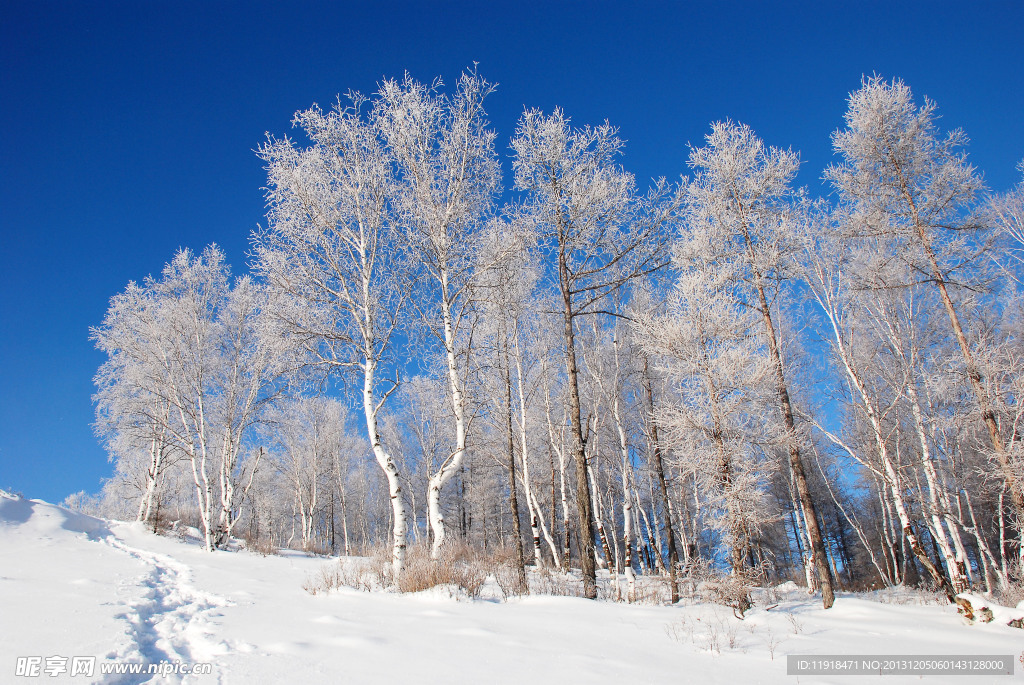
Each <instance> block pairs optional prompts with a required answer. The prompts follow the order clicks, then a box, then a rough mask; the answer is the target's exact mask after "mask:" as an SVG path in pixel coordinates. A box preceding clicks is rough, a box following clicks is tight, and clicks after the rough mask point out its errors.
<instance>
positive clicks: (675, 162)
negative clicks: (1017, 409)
mask: <svg viewBox="0 0 1024 685" xmlns="http://www.w3.org/2000/svg"><path fill="white" fill-rule="evenodd" d="M474 61H476V62H479V63H480V71H481V73H483V74H484V75H485V76H486V77H487V78H489V79H491V80H493V81H497V82H499V83H500V87H499V90H498V92H497V94H496V95H495V96H494V97H493V98H492V99H491V100H490V102H489V113H490V116H491V119H492V121H493V122H494V123H495V126H496V128H497V130H498V133H499V136H500V138H499V147H500V148H501V149H503V150H504V149H505V148H506V147H507V143H508V139H509V137H510V135H511V134H512V133H513V130H514V126H515V121H516V119H517V117H518V115H519V113H520V112H521V111H522V109H523V106H524V105H527V106H531V107H541V108H543V109H545V110H549V109H551V108H552V107H554V106H556V105H558V106H562V107H563V108H564V109H565V110H566V112H567V113H569V114H570V115H571V116H572V117H573V118H574V120H575V121H576V122H578V123H599V122H601V121H603V120H604V119H606V118H607V119H609V120H610V121H611V122H612V123H613V124H615V125H617V126H619V127H620V128H621V133H622V136H623V137H624V138H626V139H627V140H628V141H629V142H628V145H627V150H626V158H625V159H624V164H625V165H626V166H627V167H628V168H629V169H630V170H631V171H633V172H634V173H635V174H636V175H637V176H638V178H640V179H641V180H642V179H645V178H649V177H652V176H659V175H665V176H669V177H674V176H678V175H679V174H680V173H682V172H684V171H685V160H686V155H687V150H686V145H687V143H691V142H692V143H695V144H700V143H701V142H702V136H703V135H704V133H705V132H706V130H707V127H708V124H709V122H711V121H712V120H715V119H721V118H726V117H730V118H733V119H738V120H740V121H743V122H745V123H747V124H750V125H751V126H753V127H754V128H755V130H757V131H758V132H759V133H760V135H761V136H762V137H763V138H764V139H765V140H766V141H768V142H769V143H771V144H773V145H779V146H792V147H793V148H794V149H797V150H800V151H801V153H802V157H803V160H804V167H803V171H802V172H801V176H800V183H801V184H806V185H807V186H809V187H810V189H811V190H812V192H815V193H818V192H821V191H822V185H821V182H820V180H819V179H820V175H821V170H822V168H823V167H824V165H826V164H827V163H828V162H829V161H830V159H831V150H830V144H829V134H830V133H831V132H832V131H833V130H835V129H836V128H837V127H839V126H840V125H841V124H842V114H843V111H844V107H845V102H844V100H845V97H846V95H847V93H849V92H850V91H851V90H854V89H856V88H857V87H858V85H859V82H860V78H861V75H862V74H871V73H873V72H878V73H879V74H882V75H884V76H886V77H892V76H899V77H902V78H903V79H905V80H906V81H907V82H908V83H909V85H910V86H911V88H912V89H913V90H914V92H915V94H917V95H918V96H921V95H928V96H930V97H932V98H933V99H935V100H936V101H937V102H938V104H939V108H940V113H941V114H942V116H943V118H942V125H943V126H945V127H962V128H963V129H965V130H966V132H967V133H968V135H969V136H970V137H971V139H972V141H973V142H972V145H971V148H970V150H971V158H972V160H973V161H974V163H975V164H976V165H977V166H978V167H979V168H980V169H982V170H983V171H984V173H985V176H986V179H987V180H988V182H989V185H990V186H991V187H992V188H993V189H995V190H1004V189H1006V188H1008V187H1010V186H1011V185H1013V184H1014V183H1015V182H1016V180H1017V179H1018V178H1019V175H1018V174H1017V172H1016V170H1015V168H1014V167H1015V165H1016V164H1017V162H1018V161H1019V160H1020V159H1021V158H1022V157H1024V124H1022V121H1024V120H1022V114H1024V2H1020V0H1013V1H1004V2H978V3H971V2H958V3H949V2H892V1H891V0H890V1H889V2H884V3H883V2H878V3H875V2H847V3H829V2H813V3H811V2H809V3H770V2H731V3H725V2H662V3H643V2H641V3H627V2H621V3H616V4H610V3H604V2H596V1H590V2H558V1H554V0H553V1H550V2H510V3H498V2H483V1H481V2H477V3H472V4H469V3H462V2H451V1H445V2H440V1H438V2H433V3H430V2H415V3H413V2H409V3H394V2H358V3H357V2H350V3H347V2H341V1H339V2H324V3H315V4H306V3H301V2H289V3H279V4H276V5H271V4H264V3H260V2H244V3H242V2H238V3H227V2H217V1H215V0H208V1H207V2H202V3H193V2H174V3H171V2H157V1H145V2H143V1H139V0H134V1H132V2H47V1H39V0H36V1H32V2H25V1H23V0H8V2H6V3H5V4H4V11H3V13H2V16H0V487H5V488H6V487H11V488H14V489H17V490H20V491H22V492H23V493H24V494H25V495H26V496H29V497H40V498H43V499H47V500H51V501H59V500H61V499H63V498H64V497H65V496H66V495H67V494H69V493H71V492H74V491H77V490H81V489H85V490H87V491H90V492H93V491H96V490H97V489H98V488H99V487H100V480H101V478H103V477H106V476H109V475H110V472H111V467H110V465H109V464H108V463H107V461H106V455H105V454H104V452H103V450H102V449H101V448H100V447H99V445H98V443H97V441H96V439H95V437H94V436H93V434H92V430H91V428H90V424H91V422H92V419H93V409H92V403H91V399H90V397H91V394H92V392H93V386H92V376H93V374H94V373H95V371H96V368H97V367H98V366H99V364H100V363H101V362H102V361H103V357H102V356H101V355H100V354H99V353H98V352H96V351H95V350H93V348H92V346H91V344H90V342H89V339H88V327H89V326H91V325H95V324H97V323H99V322H100V321H101V319H102V317H103V314H104V312H105V310H106V307H107V303H108V300H109V298H110V297H111V296H112V295H114V294H116V293H117V292H119V291H120V290H122V289H123V288H124V286H125V285H126V284H127V282H128V281H129V280H139V279H142V278H144V277H145V276H146V275H147V274H150V273H156V272H159V270H160V268H161V267H162V265H163V264H164V263H165V262H166V261H167V260H169V259H170V257H171V256H172V254H173V252H174V250H175V249H176V248H178V247H179V246H186V247H191V248H193V249H196V250H198V249H201V248H202V247H203V246H204V245H206V244H208V243H210V242H217V243H219V244H220V245H221V246H222V247H224V249H225V250H226V252H227V255H228V259H229V261H230V262H231V263H232V264H233V265H234V266H235V270H236V272H239V271H242V270H244V268H245V261H246V257H245V251H246V249H247V244H248V236H249V232H250V231H251V230H252V229H253V228H254V227H255V226H256V225H257V224H258V223H260V222H261V221H262V220H263V198H262V193H261V190H260V188H261V186H262V184H263V182H264V180H265V177H264V174H263V171H262V169H261V165H260V162H259V161H258V160H257V159H256V157H255V155H254V154H253V152H252V151H253V149H254V148H255V147H256V146H258V145H259V144H260V142H261V141H262V140H263V136H264V132H265V131H271V132H274V133H278V134H280V133H284V132H287V131H288V130H289V121H290V119H291V116H292V114H293V113H294V112H295V111H296V110H298V109H300V108H305V107H308V106H309V105H310V104H311V103H313V102H319V103H321V104H330V103H331V102H332V101H333V100H334V97H335V95H336V94H337V93H339V92H344V91H346V90H348V89H358V90H362V91H364V92H370V91H373V90H374V86H375V83H376V82H377V81H378V80H379V79H380V78H381V77H383V76H400V75H401V74H402V72H403V71H405V70H408V71H410V72H411V73H412V75H413V76H415V77H416V78H418V79H420V80H428V79H431V78H432V77H434V76H436V75H441V76H443V77H444V78H445V79H446V80H447V81H448V82H449V83H451V82H453V81H454V79H455V77H456V76H457V74H458V73H459V71H460V70H461V69H462V68H463V67H465V66H467V65H469V64H470V63H472V62H474Z"/></svg>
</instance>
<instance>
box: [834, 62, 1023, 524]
mask: <svg viewBox="0 0 1024 685" xmlns="http://www.w3.org/2000/svg"><path fill="white" fill-rule="evenodd" d="M936 116H937V115H936V105H935V103H934V102H932V101H931V100H928V99H925V102H924V104H923V105H922V106H920V107H918V106H917V104H916V103H915V102H914V98H913V95H912V93H911V91H910V88H909V87H908V86H907V85H906V84H904V83H903V82H902V81H900V80H899V79H894V80H893V81H892V82H886V81H884V80H882V78H881V77H879V76H873V77H871V78H866V79H864V81H863V83H862V84H861V88H860V89H859V90H857V91H856V92H854V93H852V94H851V95H850V98H849V107H848V109H847V112H846V115H845V118H846V128H845V129H843V130H840V131H837V132H836V133H835V134H834V135H833V136H832V144H833V147H834V148H835V151H836V152H837V153H838V154H840V155H842V158H843V159H842V162H841V163H839V164H836V165H833V166H831V167H829V168H828V170H827V171H826V174H825V176H826V178H827V179H828V180H829V181H831V182H832V184H833V186H834V187H835V189H836V191H837V192H838V194H839V197H840V200H841V201H842V202H843V203H844V204H845V205H846V206H847V207H849V211H850V214H851V219H852V220H851V222H850V224H849V231H850V233H851V234H853V235H871V234H876V235H885V236H889V237H891V238H892V239H893V240H892V241H891V242H890V243H889V246H890V248H891V250H892V251H891V252H890V253H889V254H891V255H892V256H893V257H895V258H898V259H901V260H904V261H905V262H906V264H907V265H908V267H909V268H910V270H911V271H912V273H913V276H912V277H913V278H914V279H915V280H921V281H923V282H927V283H930V284H931V286H932V287H934V288H935V289H936V290H937V292H938V295H939V298H940V300H941V302H942V305H943V308H944V310H945V313H946V316H947V318H948V320H949V329H950V333H951V334H952V336H953V338H954V339H955V340H956V343H957V347H958V348H959V351H960V354H961V357H962V360H963V365H964V372H965V375H966V376H967V380H968V382H969V385H970V388H971V391H972V393H973V395H974V399H975V402H976V404H977V407H978V413H979V416H980V419H981V422H982V424H983V425H984V427H985V430H986V432H987V433H988V438H989V442H990V444H991V446H992V453H993V456H994V457H995V460H996V462H997V463H998V465H999V467H1000V469H1001V472H1002V476H1003V479H1004V481H1005V483H1006V488H1007V490H1008V492H1009V493H1010V498H1011V502H1012V504H1013V507H1014V511H1015V513H1016V515H1017V517H1018V518H1020V519H1024V489H1022V486H1021V482H1020V479H1019V478H1018V476H1017V474H1016V473H1015V471H1014V468H1013V465H1012V463H1011V456H1010V453H1009V452H1008V450H1007V445H1006V441H1007V436H1006V435H1004V434H1003V433H1002V432H1001V429H1000V426H999V420H998V416H997V411H996V405H997V401H996V398H995V396H994V390H993V384H992V382H991V379H988V378H986V376H985V373H984V364H983V363H981V361H982V360H981V359H979V350H978V349H976V345H975V344H974V343H972V341H971V339H970V331H969V329H968V328H967V326H965V324H964V323H963V321H962V320H961V312H960V308H959V307H958V303H957V297H958V295H957V290H958V287H959V285H960V283H961V282H962V281H966V282H970V277H969V276H968V275H967V273H966V270H967V268H968V267H969V266H971V265H972V264H974V263H976V262H977V257H978V255H979V254H981V253H983V252H984V251H985V250H987V248H988V242H989V236H988V235H987V234H986V233H985V232H984V231H982V230H981V229H982V226H981V225H980V223H979V222H977V221H976V219H975V217H974V216H973V215H972V214H971V212H970V210H971V205H972V203H973V202H974V200H975V197H976V196H977V194H978V193H979V192H980V191H981V190H982V189H983V187H984V186H983V182H982V179H981V177H980V175H979V174H978V173H977V171H976V170H975V169H974V167H973V166H971V165H970V164H969V163H968V162H967V158H966V153H965V152H964V151H963V148H964V146H965V145H966V144H967V137H966V135H965V134H964V133H963V131H961V130H959V129H957V130H954V131H950V132H949V133H947V134H945V135H941V134H940V132H939V130H938V128H937V126H936V124H935V118H936Z"/></svg>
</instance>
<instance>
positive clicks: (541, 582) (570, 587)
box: [529, 566, 583, 597]
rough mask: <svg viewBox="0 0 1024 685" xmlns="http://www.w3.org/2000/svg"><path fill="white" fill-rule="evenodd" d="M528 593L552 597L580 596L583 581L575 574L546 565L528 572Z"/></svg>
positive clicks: (581, 594)
mask: <svg viewBox="0 0 1024 685" xmlns="http://www.w3.org/2000/svg"><path fill="white" fill-rule="evenodd" d="M529 581H530V594H533V595H551V596H554V597H582V596H583V581H582V580H580V579H578V578H576V577H575V576H573V575H571V574H568V573H562V572H560V571H553V570H551V569H549V568H548V567H546V566H543V567H541V568H539V569H537V570H536V571H535V572H534V573H531V574H530V577H529Z"/></svg>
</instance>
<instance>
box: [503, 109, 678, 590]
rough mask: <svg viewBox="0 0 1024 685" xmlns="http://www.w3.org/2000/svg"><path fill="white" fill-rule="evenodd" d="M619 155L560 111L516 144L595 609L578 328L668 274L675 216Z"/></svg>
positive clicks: (613, 138)
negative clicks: (635, 284)
mask: <svg viewBox="0 0 1024 685" xmlns="http://www.w3.org/2000/svg"><path fill="white" fill-rule="evenodd" d="M622 146H623V143H622V141H621V140H620V139H619V138H618V136H617V131H616V129H615V128H613V127H612V126H610V125H609V124H607V123H605V124H603V125H601V126H598V127H596V128H591V127H584V128H573V127H572V126H571V125H570V121H569V119H568V118H567V117H566V116H565V115H564V114H563V112H562V111H561V110H557V109H556V110H555V111H554V112H553V113H552V114H550V115H545V114H543V113H542V112H540V111H538V110H528V111H526V112H525V113H524V114H523V116H522V117H521V118H520V120H519V126H518V128H517V130H516V135H515V137H514V138H513V140H512V148H513V150H514V155H515V156H514V159H513V168H514V170H515V186H516V188H517V189H518V190H521V191H525V193H526V195H525V198H524V202H523V205H522V206H521V208H520V210H521V211H520V218H521V220H522V221H523V222H524V225H531V224H532V226H531V228H532V230H533V231H535V233H536V235H537V236H538V240H539V245H540V246H541V250H542V253H543V254H544V255H545V260H546V262H547V264H548V266H549V268H550V270H551V272H552V279H553V280H554V281H555V282H556V283H557V284H558V292H559V293H560V295H561V298H560V299H561V307H560V308H561V315H562V322H563V324H564V343H565V348H564V352H565V361H566V372H567V374H568V391H569V421H570V427H571V436H570V449H571V451H572V455H573V464H574V466H575V471H576V506H577V527H578V530H579V540H580V565H581V569H582V572H583V592H584V595H585V596H586V597H588V598H591V599H593V598H596V597H597V585H596V567H595V559H594V553H595V548H594V529H593V518H594V515H593V511H592V508H591V492H590V488H589V483H588V479H587V456H586V438H585V435H584V428H583V420H582V416H581V407H580V392H579V378H578V376H579V367H578V364H577V358H576V357H577V355H576V341H575V337H576V330H575V327H576V324H577V318H578V317H580V316H584V315H587V314H595V313H598V312H600V311H602V305H603V303H604V302H605V300H606V298H607V297H608V296H609V295H610V294H611V293H613V292H615V291H617V290H618V289H620V288H621V287H622V286H624V285H625V284H626V283H628V282H629V281H631V280H633V279H635V278H638V277H640V276H642V275H644V274H647V273H650V272H652V271H655V270H657V269H659V268H661V267H663V266H664V265H665V258H664V256H663V248H664V246H665V245H666V244H667V231H666V223H667V221H668V220H669V219H670V218H671V217H672V215H673V213H674V210H675V208H676V197H675V195H674V193H673V191H672V189H671V188H670V187H669V186H668V185H667V184H665V183H663V182H659V183H658V184H657V185H656V187H655V188H654V190H652V191H651V193H650V194H649V195H648V197H647V198H646V199H643V198H639V197H637V193H636V188H635V183H634V180H633V177H632V175H630V174H628V173H626V172H625V171H623V170H622V169H621V168H620V167H619V166H618V165H617V164H616V163H615V159H616V157H617V156H618V154H619V153H620V152H621V150H622Z"/></svg>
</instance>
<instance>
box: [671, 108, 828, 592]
mask: <svg viewBox="0 0 1024 685" xmlns="http://www.w3.org/2000/svg"><path fill="white" fill-rule="evenodd" d="M706 141H707V144H706V145H705V146H704V147H700V148H694V149H692V150H691V152H690V160H689V165H690V168H691V169H692V170H693V180H692V182H691V183H690V184H689V186H688V188H687V194H686V207H685V215H686V224H687V229H686V236H685V238H684V239H683V240H682V241H681V242H680V243H679V244H678V245H677V247H676V251H675V260H676V262H677V263H678V265H679V266H680V267H681V268H683V269H694V270H696V271H698V272H699V271H708V270H711V269H720V270H724V271H726V272H727V273H728V280H727V287H728V292H729V293H730V294H731V295H732V297H733V298H734V299H735V301H736V302H737V303H738V304H739V305H741V306H742V307H745V308H748V309H750V310H751V311H753V312H756V313H757V314H758V316H759V317H760V318H761V323H762V334H763V340H764V342H765V344H766V346H767V352H768V358H769V361H770V363H771V368H772V372H773V374H774V377H775V378H774V383H775V392H776V398H777V406H778V409H779V411H780V413H781V416H782V421H783V425H784V427H785V431H786V436H785V437H786V442H787V443H788V444H787V449H788V452H789V465H790V471H791V473H792V475H793V478H794V481H795V483H796V488H797V492H798V495H799V502H800V508H801V510H802V512H801V513H802V516H803V519H804V521H805V526H806V530H807V534H808V538H809V540H810V544H811V552H812V560H811V563H812V564H813V565H814V568H815V570H816V571H817V575H818V580H819V582H820V583H821V589H822V600H823V603H824V605H825V608H828V607H830V606H832V603H833V601H834V593H833V590H832V579H831V573H830V571H829V567H828V562H827V559H826V556H825V546H824V543H823V541H822V535H821V530H820V525H819V522H818V516H817V511H816V507H815V502H814V500H813V497H812V495H811V490H810V487H809V486H808V484H807V477H806V474H805V470H804V460H803V458H802V456H801V449H800V440H799V437H798V435H797V431H796V424H795V420H794V409H793V402H792V400H791V399H790V395H789V384H788V383H787V380H786V372H785V367H784V363H783V358H782V348H783V347H784V342H785V341H784V340H782V339H781V335H782V332H783V331H782V329H780V327H779V326H777V322H776V321H775V317H774V315H773V299H774V297H775V295H776V293H777V292H778V286H779V284H780V283H782V282H784V280H785V278H786V277H787V273H786V269H787V262H788V259H789V256H790V253H791V251H792V249H793V247H792V245H791V241H790V240H789V235H788V234H789V231H788V228H787V227H788V219H787V215H788V213H789V211H790V207H791V204H792V201H793V191H792V189H791V183H792V181H793V177H794V176H795V175H796V172H797V168H798V166H799V162H800V160H799V156H798V155H797V154H796V153H794V152H792V151H790V150H781V149H778V148H773V147H767V146H765V144H764V143H763V142H762V141H761V139H760V138H758V137H757V135H756V134H755V133H754V131H753V130H751V128H750V127H749V126H746V125H743V124H737V123H734V122H731V121H723V122H717V123H715V124H712V127H711V133H710V134H708V136H707V138H706Z"/></svg>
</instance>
